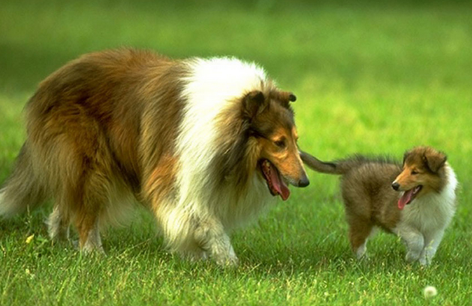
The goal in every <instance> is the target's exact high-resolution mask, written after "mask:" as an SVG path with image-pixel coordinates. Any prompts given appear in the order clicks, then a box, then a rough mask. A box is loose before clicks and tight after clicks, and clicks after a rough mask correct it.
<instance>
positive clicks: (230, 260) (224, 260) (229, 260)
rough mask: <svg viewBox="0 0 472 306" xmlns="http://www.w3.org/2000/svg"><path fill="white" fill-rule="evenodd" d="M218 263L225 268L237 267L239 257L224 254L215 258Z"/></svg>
mask: <svg viewBox="0 0 472 306" xmlns="http://www.w3.org/2000/svg"><path fill="white" fill-rule="evenodd" d="M215 262H216V264H217V265H219V266H220V267H223V268H236V267H238V265H239V259H238V257H236V256H222V257H218V258H215Z"/></svg>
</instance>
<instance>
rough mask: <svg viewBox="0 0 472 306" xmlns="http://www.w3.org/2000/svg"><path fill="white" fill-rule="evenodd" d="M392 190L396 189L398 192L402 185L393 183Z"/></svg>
mask: <svg viewBox="0 0 472 306" xmlns="http://www.w3.org/2000/svg"><path fill="white" fill-rule="evenodd" d="M392 188H393V189H395V190H396V191H398V189H399V188H400V184H398V183H397V182H393V183H392Z"/></svg>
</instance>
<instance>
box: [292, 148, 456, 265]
mask: <svg viewBox="0 0 472 306" xmlns="http://www.w3.org/2000/svg"><path fill="white" fill-rule="evenodd" d="M301 157H302V160H303V161H304V162H305V163H306V164H307V165H308V166H309V167H310V168H312V169H313V170H316V171H319V172H323V173H332V174H341V175H342V180H341V192H342V197H343V200H344V205H345V211H346V217H347V222H348V224H349V239H350V242H351V247H352V249H353V251H354V252H355V253H356V254H357V256H358V257H359V258H360V257H362V256H363V255H364V253H365V252H366V243H367V238H368V237H369V236H370V235H371V233H372V232H373V229H374V228H375V227H380V228H382V229H384V230H386V231H388V232H392V233H395V234H397V235H399V236H400V237H401V238H402V239H403V241H404V242H405V244H406V246H407V249H408V251H407V254H406V260H407V261H409V262H412V261H417V260H419V262H420V264H421V265H428V264H430V263H431V260H432V259H433V257H434V254H435V253H436V250H437V248H438V246H439V244H440V243H441V240H442V237H443V234H444V231H445V229H446V227H447V226H448V225H449V223H450V222H451V219H452V217H453V216H454V213H455V210H456V207H455V199H456V195H455V189H456V187H457V179H456V175H455V174H454V171H453V170H452V168H451V166H450V165H449V163H448V162H447V161H446V155H445V154H444V153H441V152H439V151H437V150H435V149H433V148H431V147H416V148H414V149H412V150H410V151H408V152H406V153H405V155H404V159H403V165H402V164H400V163H397V162H393V161H389V160H388V159H386V158H375V159H369V158H366V157H363V156H359V155H357V156H354V157H352V158H348V159H345V160H340V161H335V162H322V161H320V160H318V159H316V158H315V157H313V156H311V155H310V154H308V153H306V152H302V153H301Z"/></svg>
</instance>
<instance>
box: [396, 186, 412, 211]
mask: <svg viewBox="0 0 472 306" xmlns="http://www.w3.org/2000/svg"><path fill="white" fill-rule="evenodd" d="M412 195H413V189H410V190H408V191H405V192H404V193H403V195H402V197H401V198H400V199H399V200H398V209H400V210H402V209H403V208H405V205H406V204H408V203H409V202H410V201H411V196H412Z"/></svg>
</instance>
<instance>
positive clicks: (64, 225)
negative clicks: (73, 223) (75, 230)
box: [46, 207, 69, 241]
mask: <svg viewBox="0 0 472 306" xmlns="http://www.w3.org/2000/svg"><path fill="white" fill-rule="evenodd" d="M46 224H47V225H48V233H49V237H50V238H51V240H57V241H64V240H69V223H68V222H67V221H65V220H64V218H63V216H62V214H61V212H60V210H59V208H57V207H54V209H53V211H52V213H51V214H50V215H49V218H48V220H47V221H46Z"/></svg>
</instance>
